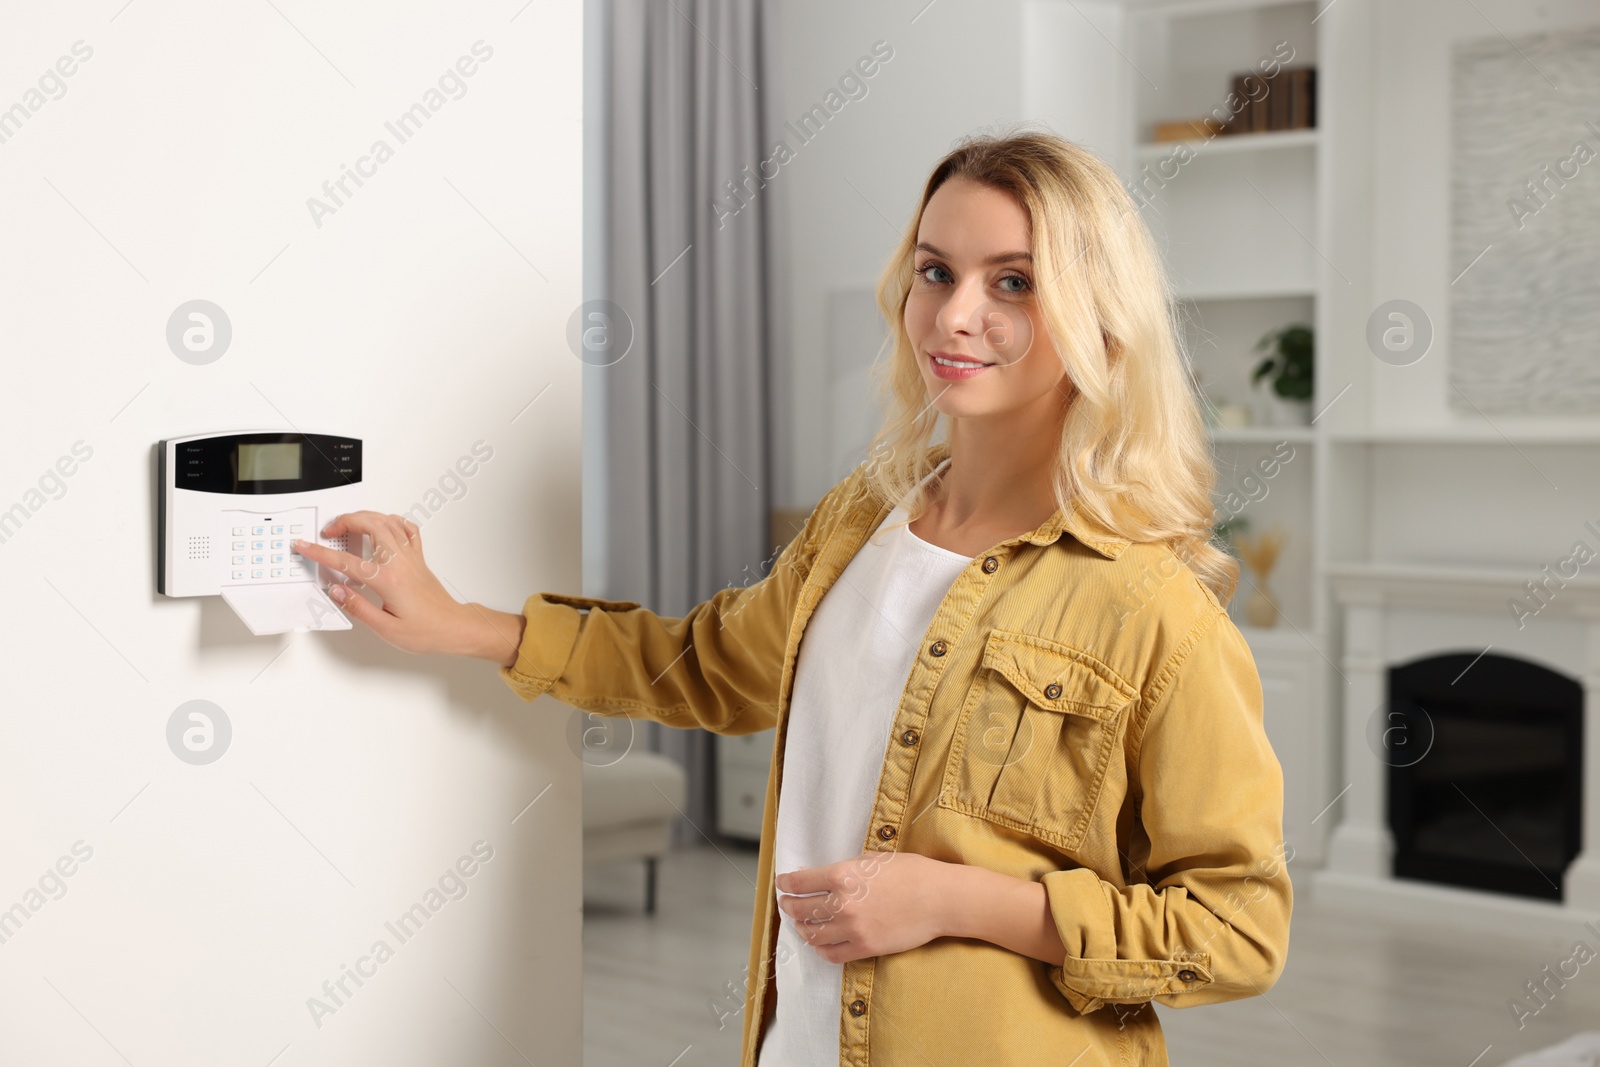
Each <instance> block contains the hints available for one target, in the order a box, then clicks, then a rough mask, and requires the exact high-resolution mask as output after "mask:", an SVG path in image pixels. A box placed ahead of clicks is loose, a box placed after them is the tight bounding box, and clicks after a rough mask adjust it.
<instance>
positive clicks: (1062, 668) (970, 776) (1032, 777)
mask: <svg viewBox="0 0 1600 1067" xmlns="http://www.w3.org/2000/svg"><path fill="white" fill-rule="evenodd" d="M1137 699H1138V691H1137V690H1136V689H1134V687H1133V686H1132V685H1130V684H1129V683H1128V682H1127V681H1126V680H1125V679H1123V678H1121V677H1119V676H1118V675H1117V674H1116V673H1115V672H1114V671H1112V670H1111V669H1110V668H1109V667H1107V666H1106V665H1105V664H1103V663H1101V662H1100V661H1099V660H1097V659H1096V658H1094V657H1093V656H1091V655H1089V654H1088V653H1086V652H1083V651H1080V650H1078V649H1074V648H1072V647H1071V646H1069V645H1064V644H1061V643H1060V642H1058V641H1052V640H1050V639H1048V638H1044V637H1038V636H1035V635H1033V634H1025V633H1018V632H1015V631H1010V630H993V631H991V632H990V634H989V637H988V640H987V642H986V643H985V645H984V650H983V660H982V662H981V664H980V665H979V668H978V676H977V678H975V679H974V680H973V682H972V685H971V687H970V688H969V689H968V690H967V695H966V699H965V700H964V701H963V702H962V706H961V712H960V715H959V716H958V717H957V721H956V728H955V735H954V738H953V741H952V744H951V748H950V755H949V757H948V759H947V760H946V763H945V769H944V780H943V782H942V783H941V789H940V793H939V803H940V805H942V806H943V807H946V808H951V809H954V810H956V811H961V812H965V813H966V814H969V815H975V816H978V817H979V818H983V819H987V820H989V821H991V822H995V823H999V824H1000V825H1002V826H1008V827H1011V828H1012V829H1015V830H1020V831H1022V832H1024V833H1027V834H1031V835H1032V836H1034V837H1037V838H1039V839H1040V840H1042V841H1047V842H1049V843H1051V844H1053V845H1055V846H1057V847H1058V848H1061V849H1064V850H1068V851H1070V850H1073V849H1076V848H1077V847H1078V845H1079V844H1080V843H1081V842H1082V841H1083V836H1084V833H1085V832H1086V831H1087V830H1088V827H1089V820H1090V817H1091V816H1092V815H1093V813H1094V808H1095V804H1096V802H1097V801H1098V800H1099V797H1100V790H1101V787H1102V785H1103V784H1104V782H1105V777H1106V768H1107V766H1108V765H1109V763H1110V760H1111V758H1112V756H1113V754H1114V752H1115V751H1116V747H1117V740H1118V738H1119V737H1120V735H1121V726H1122V717H1123V715H1124V714H1125V713H1126V711H1127V709H1128V708H1129V707H1130V706H1131V705H1132V704H1133V703H1134V702H1135V701H1136V700H1137Z"/></svg>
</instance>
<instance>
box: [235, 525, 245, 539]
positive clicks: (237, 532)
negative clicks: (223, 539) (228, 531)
mask: <svg viewBox="0 0 1600 1067" xmlns="http://www.w3.org/2000/svg"><path fill="white" fill-rule="evenodd" d="M233 536H235V537H243V536H244V527H243V526H235V527H234V528H233Z"/></svg>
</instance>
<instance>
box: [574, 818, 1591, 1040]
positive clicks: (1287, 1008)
mask: <svg viewBox="0 0 1600 1067" xmlns="http://www.w3.org/2000/svg"><path fill="white" fill-rule="evenodd" d="M755 876H756V853H755V849H754V847H753V846H750V847H748V848H741V847H737V846H723V847H721V848H717V847H713V846H710V845H705V846H701V847H697V848H692V849H685V850H682V851H679V852H676V853H674V854H673V855H671V856H670V857H668V858H667V859H666V860H665V861H663V863H662V865H661V867H660V873H659V876H658V889H657V892H658V894H659V896H658V905H657V907H658V911H657V914H656V916H655V917H654V918H649V917H646V916H645V915H644V907H643V902H644V867H643V864H642V863H624V864H616V865H592V866H590V867H589V869H588V871H587V872H586V878H585V898H586V900H585V905H584V937H583V942H584V1067H639V1065H641V1064H649V1065H659V1067H734V1065H736V1064H737V1063H738V1058H739V1038H740V1025H741V1022H742V1014H741V1010H742V999H743V998H742V994H743V982H744V969H745V959H746V956H745V954H746V952H747V951H748V949H749V936H750V923H751V908H752V905H753V901H754V896H755ZM1308 896H1309V894H1306V895H1298V896H1297V898H1296V903H1295V915H1294V921H1293V929H1292V940H1291V947H1290V952H1289V964H1288V967H1287V968H1286V969H1285V971H1284V974H1283V977H1282V978H1281V979H1279V981H1278V984H1277V985H1276V986H1274V987H1273V988H1272V990H1271V991H1270V992H1268V993H1267V994H1265V995H1264V996H1261V997H1254V998H1251V999H1249V1000H1243V1001H1235V1002H1232V1003H1228V1004H1213V1005H1207V1006H1203V1007H1198V1008H1188V1009H1182V1010H1178V1009H1170V1008H1159V1009H1158V1010H1159V1011H1160V1013H1161V1019H1162V1025H1163V1027H1164V1028H1165V1030H1166V1033H1167V1043H1168V1049H1169V1051H1170V1054H1171V1058H1172V1063H1173V1065H1174V1067H1255V1065H1260V1067H1285V1065H1300V1064H1306V1065H1312V1067H1316V1065H1320V1064H1331V1065H1334V1067H1346V1065H1348V1067H1391V1065H1392V1067H1431V1065H1435V1064H1437V1065H1439V1067H1497V1065H1500V1064H1504V1063H1505V1062H1506V1061H1507V1060H1509V1059H1510V1058H1511V1057H1513V1056H1515V1055H1518V1054H1520V1053H1523V1052H1528V1051H1531V1050H1533V1049H1537V1048H1543V1047H1546V1046H1549V1045H1553V1044H1556V1043H1557V1042H1559V1041H1561V1040H1563V1039H1564V1038H1566V1037H1568V1036H1570V1035H1572V1034H1574V1033H1576V1032H1578V1031H1582V1030H1600V958H1595V959H1591V960H1589V961H1588V962H1587V963H1581V962H1578V961H1581V960H1583V959H1584V958H1585V955H1586V954H1583V955H1579V956H1577V957H1576V959H1574V960H1573V962H1567V961H1569V959H1572V958H1573V957H1574V953H1573V948H1574V943H1575V942H1576V941H1577V940H1578V938H1579V937H1580V936H1581V937H1582V938H1583V939H1585V940H1586V941H1587V943H1588V945H1589V948H1591V949H1594V950H1597V951H1600V944H1596V943H1595V938H1594V937H1593V936H1592V935H1590V934H1588V933H1587V932H1585V931H1583V928H1582V927H1575V929H1574V934H1573V937H1571V938H1566V939H1559V940H1558V939H1549V940H1538V939H1534V940H1527V939H1515V938H1510V937H1507V936H1505V935H1503V934H1498V933H1496V932H1495V931H1493V930H1487V929H1477V930H1472V929H1459V928H1446V927H1437V928H1430V927H1425V926H1421V925H1417V924H1397V923H1394V922H1387V923H1386V922H1382V921H1377V920H1371V919H1363V918H1355V917H1350V916H1344V915H1330V914H1319V913H1318V911H1317V909H1316V906H1315V903H1314V901H1311V900H1310V899H1308ZM1562 964H1565V970H1566V973H1567V974H1568V975H1571V974H1572V973H1573V971H1574V970H1576V971H1577V974H1576V976H1575V977H1572V978H1570V979H1569V980H1567V982H1566V984H1565V986H1564V987H1558V986H1557V985H1556V983H1554V982H1551V983H1550V988H1551V989H1553V990H1555V992H1554V995H1553V996H1551V995H1548V994H1547V1000H1548V1001H1549V1003H1548V1004H1547V1005H1546V1006H1545V1007H1544V1008H1543V1009H1542V1010H1540V1011H1539V1012H1538V1014H1537V1015H1536V1016H1533V1017H1529V1018H1525V1019H1524V1024H1525V1025H1524V1026H1523V1027H1522V1028H1521V1029H1519V1028H1518V1025H1517V1021H1516V1019H1515V1017H1514V1016H1513V1014H1512V1011H1511V1009H1510V1007H1509V1004H1510V1002H1511V1001H1512V1000H1513V999H1518V998H1520V999H1521V1001H1522V1002H1523V1003H1525V1004H1528V1005H1529V1006H1530V1007H1533V1006H1536V1002H1533V1001H1531V1000H1529V999H1528V996H1527V990H1526V988H1525V983H1527V982H1528V981H1530V980H1533V979H1535V978H1537V977H1539V976H1540V974H1541V972H1542V971H1543V969H1544V968H1545V967H1546V966H1547V965H1548V966H1549V967H1550V968H1551V971H1552V973H1555V972H1556V970H1557V968H1558V967H1559V966H1561V965H1562ZM719 1016H723V1018H722V1023H721V1026H720V1028H719V1022H718V1019H719ZM885 1067H900V1065H898V1064H888V1065H885ZM941 1067H942V1065H941ZM950 1067H966V1065H961V1064H951V1065H950Z"/></svg>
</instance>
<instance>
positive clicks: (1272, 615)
mask: <svg viewBox="0 0 1600 1067" xmlns="http://www.w3.org/2000/svg"><path fill="white" fill-rule="evenodd" d="M1244 620H1245V622H1248V623H1249V624H1250V625H1251V626H1256V627H1259V628H1261V629H1263V630H1268V629H1271V628H1272V627H1274V626H1276V625H1278V605H1277V604H1276V603H1274V602H1273V599H1272V596H1271V594H1270V593H1269V592H1268V590H1267V579H1266V577H1265V576H1264V575H1263V576H1260V580H1259V581H1257V582H1256V587H1255V590H1254V591H1253V592H1252V593H1251V594H1250V599H1248V600H1246V601H1245V602H1244Z"/></svg>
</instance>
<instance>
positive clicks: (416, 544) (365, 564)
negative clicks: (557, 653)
mask: <svg viewBox="0 0 1600 1067" xmlns="http://www.w3.org/2000/svg"><path fill="white" fill-rule="evenodd" d="M341 534H353V535H356V537H357V538H359V537H360V535H362V534H365V535H366V536H367V538H368V539H369V540H371V542H372V558H371V559H363V558H361V557H360V556H359V555H356V554H354V553H350V552H341V551H339V550H338V549H335V548H329V547H327V546H326V545H319V544H316V543H314V542H311V541H301V540H296V541H295V542H294V544H293V548H294V549H295V551H297V552H299V553H300V554H301V555H302V556H304V557H305V558H306V559H308V560H310V561H312V562H313V563H317V564H320V565H321V566H323V567H326V568H328V569H329V570H331V571H333V572H334V573H335V574H337V575H340V576H342V578H343V580H344V581H343V582H342V583H341V582H340V581H337V580H336V581H335V582H334V583H333V584H331V585H330V586H329V589H328V593H329V595H330V596H332V597H333V599H334V602H335V603H337V604H338V605H339V606H340V607H341V608H343V609H344V611H345V613H346V614H348V615H349V616H350V617H351V618H352V619H355V620H356V621H357V622H361V623H364V624H366V625H367V626H368V627H369V628H371V630H372V631H373V632H374V633H376V634H377V635H378V636H379V637H381V638H383V639H384V640H385V641H387V642H388V643H389V644H391V645H393V646H394V647H396V648H398V649H402V650H404V651H406V652H442V653H447V654H451V655H462V656H478V657H481V658H484V659H490V660H494V661H496V662H498V663H501V664H504V665H507V666H509V665H510V664H511V663H514V662H515V661H516V653H517V647H518V645H519V644H520V643H521V640H522V625H523V621H524V620H523V617H522V616H520V615H511V614H509V613H507V612H503V611H493V610H491V609H489V608H485V607H483V606H482V605H481V604H463V603H462V602H461V601H459V600H457V599H456V598H455V597H454V596H452V595H451V594H450V591H449V590H447V589H446V588H445V587H444V583H442V582H440V581H439V578H438V576H437V575H435V574H434V573H433V572H432V571H431V570H429V569H428V564H427V561H426V560H424V559H423V557H422V531H421V530H420V529H419V528H418V527H417V524H416V523H414V522H412V521H411V520H410V519H407V518H405V517H404V516H402V515H385V514H381V513H379V512H376V511H353V512H350V513H349V514H347V515H340V516H338V517H337V518H335V519H334V520H333V521H332V522H330V523H328V525H327V526H325V527H323V530H322V535H323V536H324V537H338V536H340V535H341ZM356 543H357V544H359V543H360V542H359V540H358V541H357V542H356ZM357 587H359V588H363V589H370V590H371V591H372V592H373V593H375V594H377V596H378V598H379V600H380V603H377V604H374V603H373V602H372V601H370V600H368V599H367V598H366V597H364V596H362V595H361V594H360V593H359V592H356V588H357Z"/></svg>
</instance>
